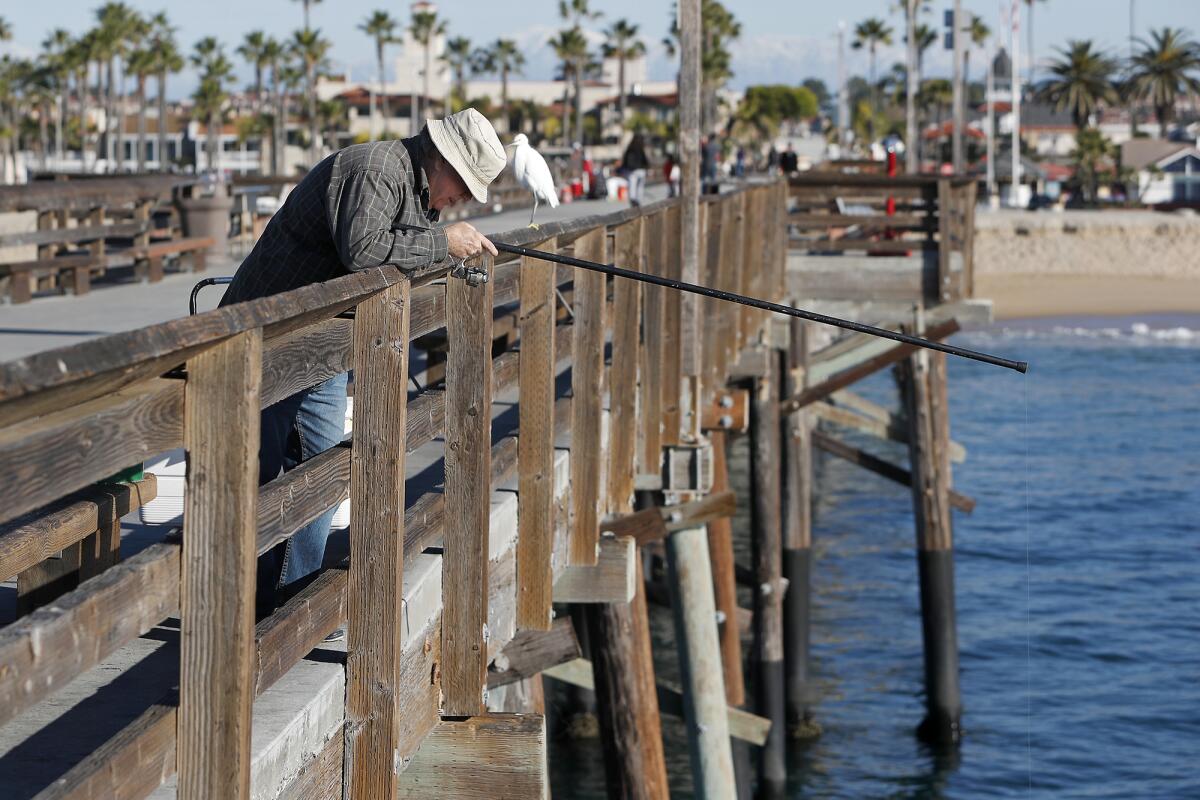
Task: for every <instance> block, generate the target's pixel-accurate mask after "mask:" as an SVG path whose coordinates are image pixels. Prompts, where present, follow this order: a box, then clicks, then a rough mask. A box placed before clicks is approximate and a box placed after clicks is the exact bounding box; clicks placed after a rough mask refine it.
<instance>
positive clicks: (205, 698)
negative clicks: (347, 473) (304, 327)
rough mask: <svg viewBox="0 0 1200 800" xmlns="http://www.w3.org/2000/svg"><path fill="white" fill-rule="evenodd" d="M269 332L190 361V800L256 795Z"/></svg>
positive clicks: (186, 696)
mask: <svg viewBox="0 0 1200 800" xmlns="http://www.w3.org/2000/svg"><path fill="white" fill-rule="evenodd" d="M261 381H262V331H261V330H260V329H255V330H252V331H247V332H245V333H239V334H237V335H235V336H232V337H230V338H229V339H227V340H225V341H224V342H222V343H221V344H218V345H216V346H215V347H212V348H210V349H208V350H205V351H204V352H202V353H199V354H198V355H196V356H193V357H192V358H191V359H189V361H188V378H187V388H186V399H185V403H184V429H183V437H184V446H185V448H186V449H187V453H188V471H187V492H186V494H185V497H184V537H183V552H182V557H181V561H180V589H179V592H180V629H181V631H182V637H181V641H180V667H179V724H178V745H177V747H178V749H177V755H176V758H177V763H178V770H179V784H178V786H179V788H178V793H179V797H180V798H183V799H184V800H208V798H213V797H221V798H247V797H249V796H250V716H251V711H252V707H253V702H254V582H255V555H256V553H255V547H254V534H255V518H256V511H257V506H258V445H259V414H260V412H259V388H260V384H261Z"/></svg>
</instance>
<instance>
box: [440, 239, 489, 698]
mask: <svg viewBox="0 0 1200 800" xmlns="http://www.w3.org/2000/svg"><path fill="white" fill-rule="evenodd" d="M482 266H483V268H484V269H490V268H491V261H490V258H488V257H485V258H484V259H483V265H482ZM446 329H447V335H448V338H449V344H450V352H449V354H448V357H447V363H446V447H445V469H446V471H445V495H446V501H445V509H446V510H445V518H446V523H445V527H444V530H443V542H444V544H443V547H444V552H443V559H442V587H443V589H442V592H443V598H444V605H443V611H442V656H443V664H442V698H443V699H442V713H443V714H444V715H445V716H455V717H460V716H461V717H469V716H473V715H476V714H479V713H481V712H482V711H483V689H484V685H485V684H486V682H487V646H486V644H485V641H484V639H485V629H486V626H487V619H488V596H487V589H488V581H487V569H488V527H489V520H490V516H491V486H492V484H491V463H490V462H491V458H490V456H491V435H492V434H491V431H492V424H491V410H492V359H491V348H492V284H491V283H490V282H489V283H484V284H483V285H481V286H471V285H469V284H468V283H466V281H463V280H459V279H456V278H452V279H450V280H449V281H448V282H447V284H446Z"/></svg>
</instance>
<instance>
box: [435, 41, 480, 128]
mask: <svg viewBox="0 0 1200 800" xmlns="http://www.w3.org/2000/svg"><path fill="white" fill-rule="evenodd" d="M473 59H474V53H473V52H472V51H471V40H470V39H468V38H467V37H465V36H455V37H454V38H453V39H448V40H446V52H445V54H444V55H442V61H444V62H446V66H448V67H450V73H451V74H452V75H453V76H454V88H453V89H452V90H451V99H453V96H454V95H458V102H460V103H462V104H463V105H464V106H465V105H466V103H467V70H468V69H470V68H471V65H472V64H473V63H474V60H473ZM453 110H454V109H452V108H450V107H449V104H447V108H446V113H450V112H451V111H453Z"/></svg>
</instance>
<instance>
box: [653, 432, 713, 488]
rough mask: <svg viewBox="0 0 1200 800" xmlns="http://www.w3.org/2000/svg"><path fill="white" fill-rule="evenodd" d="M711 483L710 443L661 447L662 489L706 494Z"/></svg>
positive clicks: (711, 460) (711, 452) (711, 456)
mask: <svg viewBox="0 0 1200 800" xmlns="http://www.w3.org/2000/svg"><path fill="white" fill-rule="evenodd" d="M712 484H713V451H712V444H710V443H709V442H707V441H705V442H703V443H701V444H695V445H668V446H666V447H664V448H663V471H662V490H663V491H664V492H689V493H693V492H698V493H702V494H707V493H708V492H710V491H712Z"/></svg>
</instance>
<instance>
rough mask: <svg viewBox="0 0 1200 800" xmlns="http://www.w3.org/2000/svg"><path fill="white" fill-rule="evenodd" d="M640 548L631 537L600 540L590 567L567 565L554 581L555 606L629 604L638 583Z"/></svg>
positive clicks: (606, 537)
mask: <svg viewBox="0 0 1200 800" xmlns="http://www.w3.org/2000/svg"><path fill="white" fill-rule="evenodd" d="M639 567H640V564H638V562H637V545H636V543H635V542H634V540H633V539H632V538H631V537H622V538H620V539H618V538H617V537H615V536H605V537H603V538H601V539H600V547H599V557H598V558H597V559H596V563H595V564H593V565H591V566H581V565H578V564H568V565H567V566H566V567H565V568H563V571H562V572H560V573H559V575H558V577H557V578H556V579H555V581H554V602H556V603H628V602H629V601H630V600H632V599H633V593H634V586H635V584H636V583H637V576H638V569H639Z"/></svg>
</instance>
